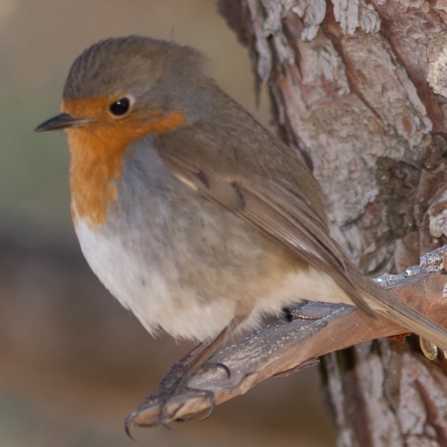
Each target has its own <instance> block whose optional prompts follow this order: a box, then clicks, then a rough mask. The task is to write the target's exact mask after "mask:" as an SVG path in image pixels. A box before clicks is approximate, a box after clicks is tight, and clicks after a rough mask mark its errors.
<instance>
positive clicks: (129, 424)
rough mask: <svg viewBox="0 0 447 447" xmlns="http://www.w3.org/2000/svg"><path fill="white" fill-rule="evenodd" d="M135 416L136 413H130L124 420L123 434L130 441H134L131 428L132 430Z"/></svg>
mask: <svg viewBox="0 0 447 447" xmlns="http://www.w3.org/2000/svg"><path fill="white" fill-rule="evenodd" d="M136 415H137V412H136V411H132V412H131V413H129V414H128V415H127V417H126V419H124V432H125V433H126V435H127V437H128V438H129V439H131V440H132V441H135V438H134V437H133V435H132V428H133V421H134V419H135V416H136Z"/></svg>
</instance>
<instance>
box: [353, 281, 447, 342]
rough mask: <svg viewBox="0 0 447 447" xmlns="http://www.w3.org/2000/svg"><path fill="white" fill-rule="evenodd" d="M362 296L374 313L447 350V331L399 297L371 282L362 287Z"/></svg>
mask: <svg viewBox="0 0 447 447" xmlns="http://www.w3.org/2000/svg"><path fill="white" fill-rule="evenodd" d="M368 282H369V281H368ZM364 285H366V284H364ZM361 295H362V298H363V299H364V300H365V301H366V303H367V304H368V305H369V306H370V307H371V309H372V310H373V312H374V313H376V314H380V315H382V316H383V317H384V318H386V319H388V320H391V321H392V322H394V323H396V324H398V325H399V326H401V327H403V328H405V329H408V331H409V332H414V333H415V334H417V335H419V336H421V337H423V338H425V339H427V340H429V341H431V342H432V343H434V344H435V345H436V346H439V347H440V348H442V349H447V329H445V328H443V327H442V326H440V325H438V324H437V323H435V322H434V321H431V320H429V319H428V318H426V317H425V316H424V315H422V314H421V313H419V312H418V311H417V310H415V309H413V308H411V307H409V306H408V305H406V304H405V303H402V302H401V301H399V300H398V298H397V296H396V297H395V299H393V298H394V297H393V294H392V293H390V291H388V290H386V289H382V288H381V287H379V286H376V285H375V284H372V282H369V284H368V285H367V287H365V288H363V287H362V292H361Z"/></svg>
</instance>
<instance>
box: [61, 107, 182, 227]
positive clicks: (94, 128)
mask: <svg viewBox="0 0 447 447" xmlns="http://www.w3.org/2000/svg"><path fill="white" fill-rule="evenodd" d="M79 109H84V112H85V108H83V107H80V106H79V103H78V102H76V104H69V105H67V104H64V106H63V110H65V111H67V112H68V113H72V114H73V115H74V116H91V115H88V114H86V113H82V114H80V113H76V112H79ZM74 112H75V113H76V114H75V113H74ZM184 122H185V117H184V115H183V114H182V113H179V112H172V113H169V114H166V115H156V116H155V115H152V119H151V118H148V119H147V120H145V121H142V120H141V119H139V120H130V119H127V120H125V121H124V120H123V121H116V122H110V121H101V120H100V119H98V122H97V123H93V124H89V125H87V126H85V127H80V128H72V129H68V130H67V134H68V143H69V147H70V154H71V164H70V190H71V196H72V216H73V219H77V218H82V219H84V220H86V221H87V223H88V224H90V225H101V224H104V223H105V222H106V221H107V211H108V209H109V207H110V205H111V204H112V203H113V202H114V201H115V200H116V199H117V197H118V193H117V187H116V182H118V181H119V179H120V178H121V175H122V168H123V158H124V154H125V152H126V150H127V148H128V147H129V145H130V144H132V143H133V142H135V141H137V140H138V139H140V138H142V137H144V136H145V135H150V134H161V133H165V132H168V131H170V130H173V129H175V128H177V127H178V126H180V125H181V124H183V123H184Z"/></svg>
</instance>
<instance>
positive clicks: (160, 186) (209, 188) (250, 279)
mask: <svg viewBox="0 0 447 447" xmlns="http://www.w3.org/2000/svg"><path fill="white" fill-rule="evenodd" d="M61 129H63V130H65V132H66V135H67V139H68V146H69V151H70V192H71V214H72V219H73V223H74V228H75V232H76V234H77V237H78V239H79V243H80V247H81V250H82V252H83V254H84V256H85V258H86V260H87V262H88V264H89V265H90V267H91V269H92V270H93V272H94V273H95V274H96V275H97V277H98V278H99V280H100V281H101V282H102V283H103V284H104V286H105V287H106V288H107V289H108V290H109V291H110V292H111V294H112V295H113V296H115V297H116V298H117V299H118V301H119V302H120V303H121V304H122V305H123V306H124V307H125V308H127V309H129V310H130V311H131V312H133V314H134V315H135V316H136V318H137V319H138V320H139V321H140V322H141V324H142V325H143V326H144V327H145V328H146V330H147V331H149V332H150V333H151V334H156V333H157V332H158V331H159V330H160V329H161V330H163V331H165V332H167V333H169V334H170V335H172V336H173V337H175V338H180V339H190V340H196V341H198V342H200V343H201V346H202V347H201V349H199V350H198V353H197V355H196V357H195V358H194V360H193V361H192V362H191V365H190V370H188V371H189V372H191V371H196V370H197V369H199V368H201V367H202V366H203V365H204V364H205V363H206V362H207V361H208V360H209V358H210V357H211V355H212V354H213V353H214V352H215V351H216V350H217V349H218V348H219V347H221V346H222V345H223V344H225V343H227V341H228V338H229V337H230V336H232V335H233V334H237V333H239V332H240V331H241V330H244V329H249V328H253V327H255V326H256V325H257V324H259V321H261V320H262V317H263V316H265V315H279V314H280V312H281V311H282V309H283V308H284V307H287V306H290V305H291V304H294V303H299V302H300V301H302V300H310V301H322V302H330V303H345V304H350V305H355V306H358V307H360V308H361V309H362V310H363V311H365V312H366V313H367V314H368V315H370V316H371V317H374V316H376V317H380V318H386V319H388V320H391V321H392V322H394V323H396V324H397V325H399V326H401V327H403V328H405V329H406V330H408V331H410V332H414V333H416V334H418V335H420V336H422V337H424V338H426V339H428V340H430V341H432V342H433V343H435V344H436V345H438V346H440V347H442V348H443V349H447V331H446V329H445V328H443V327H441V326H439V325H438V324H436V323H435V322H433V321H431V320H430V319H428V318H427V317H425V316H424V315H422V314H421V313H419V312H417V311H416V310H415V309H413V308H411V307H410V306H408V305H406V304H404V303H402V302H400V301H399V300H398V299H397V297H396V296H395V295H393V292H392V291H389V290H385V289H383V288H381V287H380V286H379V285H377V284H376V283H375V282H374V281H373V280H372V279H370V278H369V277H367V276H365V275H363V274H362V273H360V272H359V270H358V269H357V268H356V267H355V266H354V264H353V262H352V261H351V260H350V259H349V257H348V256H347V255H346V254H345V253H344V251H343V250H342V248H341V247H340V246H339V244H338V243H337V242H336V241H335V240H334V239H333V238H332V237H331V235H330V229H329V225H328V218H327V215H326V207H325V201H324V197H323V193H322V190H321V188H320V185H319V183H318V182H317V180H316V179H315V178H314V176H313V174H312V172H311V170H310V169H309V168H308V166H307V165H306V164H305V162H304V161H303V158H302V157H300V156H299V154H298V152H297V151H296V150H294V149H292V148H290V147H289V146H287V145H286V144H285V143H283V142H282V141H281V140H280V139H279V138H278V137H277V136H275V135H274V134H273V132H271V131H270V130H268V129H267V128H266V127H264V126H263V125H261V124H260V123H259V122H258V121H257V120H256V119H255V118H254V117H253V116H252V115H251V114H250V113H249V112H248V111H246V110H245V109H244V108H243V107H242V106H241V105H240V104H239V103H238V102H237V101H235V100H234V99H233V98H231V97H230V96H229V95H228V94H227V93H226V92H225V91H224V90H222V89H221V88H220V86H219V85H218V83H217V82H216V81H215V80H214V79H213V78H212V76H211V75H210V69H209V62H208V59H207V58H206V57H205V56H204V55H203V54H202V53H201V52H199V51H198V50H196V49H194V48H191V47H189V46H185V45H181V44H178V43H174V42H171V41H165V40H160V39H156V38H152V37H145V36H137V35H131V36H124V37H113V38H108V39H104V40H101V41H99V42H97V43H95V44H93V45H92V46H90V47H89V48H87V49H85V50H84V51H83V52H82V53H81V54H80V55H79V56H78V57H77V58H76V59H75V61H74V62H73V64H72V66H71V68H70V70H69V74H68V77H67V79H66V82H65V86H64V88H63V94H62V103H61V112H60V113H59V114H57V115H56V116H54V117H53V118H50V119H49V120H47V121H45V122H43V123H42V124H40V125H39V126H38V127H37V128H36V130H37V131H39V132H43V131H53V130H61ZM188 371H186V372H185V374H186V376H188Z"/></svg>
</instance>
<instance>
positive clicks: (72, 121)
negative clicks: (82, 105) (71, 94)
mask: <svg viewBox="0 0 447 447" xmlns="http://www.w3.org/2000/svg"><path fill="white" fill-rule="evenodd" d="M90 122H91V119H89V118H74V117H72V116H71V115H69V114H68V113H60V114H59V115H56V116H54V117H53V118H50V119H49V120H47V121H44V122H43V123H42V124H40V125H39V126H37V127H36V128H35V129H34V130H35V131H36V132H48V131H49V130H60V129H67V128H69V127H79V126H82V125H84V124H87V123H90Z"/></svg>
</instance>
